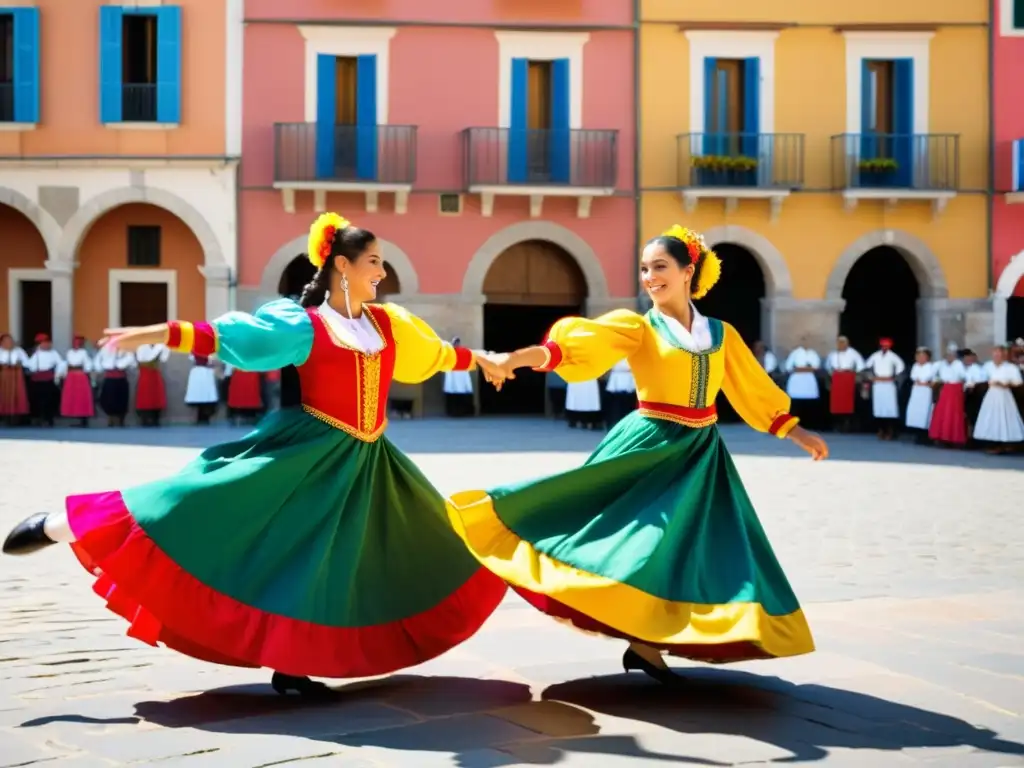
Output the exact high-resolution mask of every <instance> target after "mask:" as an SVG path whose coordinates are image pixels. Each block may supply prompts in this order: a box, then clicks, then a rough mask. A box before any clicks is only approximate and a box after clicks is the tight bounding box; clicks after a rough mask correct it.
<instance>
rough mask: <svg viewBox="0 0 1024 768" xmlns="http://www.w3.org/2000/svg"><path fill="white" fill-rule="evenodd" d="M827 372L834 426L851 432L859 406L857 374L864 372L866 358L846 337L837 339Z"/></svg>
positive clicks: (826, 367)
mask: <svg viewBox="0 0 1024 768" xmlns="http://www.w3.org/2000/svg"><path fill="white" fill-rule="evenodd" d="M825 370H826V371H827V372H828V374H829V376H830V377H831V386H830V388H829V412H830V413H831V414H832V423H833V426H834V427H835V428H836V429H837V430H839V431H840V432H849V431H850V429H851V428H852V425H853V414H854V411H855V409H856V404H857V374H858V373H860V372H861V371H863V370H864V358H863V357H861V354H860V352H858V351H857V350H856V349H853V348H852V347H851V346H850V340H849V339H848V338H846V337H845V336H840V337H838V338H837V339H836V348H835V349H834V350H832V351H831V352H829V353H828V357H826V358H825Z"/></svg>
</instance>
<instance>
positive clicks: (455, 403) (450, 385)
mask: <svg viewBox="0 0 1024 768" xmlns="http://www.w3.org/2000/svg"><path fill="white" fill-rule="evenodd" d="M461 344H462V341H461V339H459V338H458V337H457V336H456V337H455V338H454V339H452V345H453V346H456V347H458V346H460V345H461ZM443 388H444V409H445V413H447V414H448V415H449V416H451V417H454V418H460V417H463V416H472V415H474V414H475V413H476V404H475V403H474V402H473V376H472V375H471V374H470V372H469V371H445V372H444V387H443Z"/></svg>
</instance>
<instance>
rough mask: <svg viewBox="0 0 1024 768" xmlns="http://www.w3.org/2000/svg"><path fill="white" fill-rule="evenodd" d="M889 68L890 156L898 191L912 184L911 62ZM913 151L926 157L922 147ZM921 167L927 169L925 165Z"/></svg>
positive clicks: (894, 63) (924, 147) (899, 60)
mask: <svg viewBox="0 0 1024 768" xmlns="http://www.w3.org/2000/svg"><path fill="white" fill-rule="evenodd" d="M892 65H893V74H892V128H893V131H892V132H893V133H894V134H896V135H895V136H894V137H893V152H892V156H893V159H894V160H895V161H896V164H897V165H898V166H899V167H898V168H897V169H896V173H895V183H896V184H897V186H900V187H909V186H912V185H913V181H914V163H915V161H916V157H915V155H916V154H917V153H916V152H915V146H914V142H915V139H914V60H913V59H896V60H895V61H893V63H892ZM922 140H925V141H926V139H922ZM917 149H919V150H920V151H921V154H922V155H924V154H927V147H926V146H923V147H918V148H917ZM924 167H925V168H927V167H928V165H927V163H926V164H925V165H924Z"/></svg>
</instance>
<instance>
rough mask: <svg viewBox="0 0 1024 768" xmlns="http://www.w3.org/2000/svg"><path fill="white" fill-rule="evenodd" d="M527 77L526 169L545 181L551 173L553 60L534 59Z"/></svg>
mask: <svg viewBox="0 0 1024 768" xmlns="http://www.w3.org/2000/svg"><path fill="white" fill-rule="evenodd" d="M526 78H527V79H526V127H527V129H529V133H528V134H527V136H528V138H527V152H528V155H527V157H528V160H527V163H528V166H527V168H528V171H527V172H528V173H529V175H530V177H531V178H534V179H539V180H543V179H546V178H547V177H548V175H549V173H550V171H549V167H548V165H549V160H550V157H551V153H550V151H549V142H550V135H549V133H548V131H549V130H550V129H551V62H550V61H531V62H530V63H529V65H528V67H527V70H526Z"/></svg>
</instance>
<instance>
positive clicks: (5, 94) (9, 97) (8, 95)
mask: <svg viewBox="0 0 1024 768" xmlns="http://www.w3.org/2000/svg"><path fill="white" fill-rule="evenodd" d="M13 122H14V83H0V123H13Z"/></svg>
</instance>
